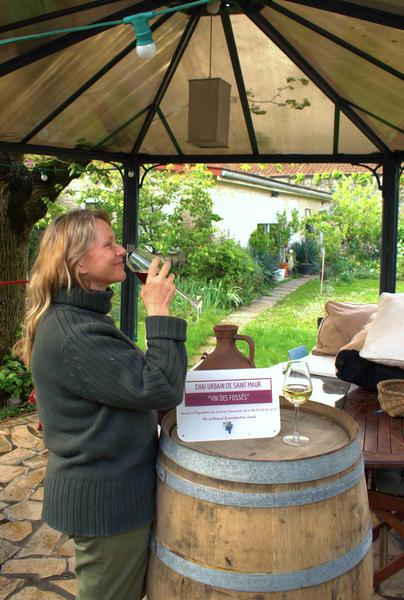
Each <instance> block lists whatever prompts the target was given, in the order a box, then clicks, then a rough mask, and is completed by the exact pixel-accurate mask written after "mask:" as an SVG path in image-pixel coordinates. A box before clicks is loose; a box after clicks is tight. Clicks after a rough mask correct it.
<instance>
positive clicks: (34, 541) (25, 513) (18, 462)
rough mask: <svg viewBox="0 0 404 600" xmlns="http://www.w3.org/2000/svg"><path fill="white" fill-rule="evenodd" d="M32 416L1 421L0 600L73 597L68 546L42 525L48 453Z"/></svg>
mask: <svg viewBox="0 0 404 600" xmlns="http://www.w3.org/2000/svg"><path fill="white" fill-rule="evenodd" d="M37 423H38V417H37V415H36V413H33V414H30V415H26V416H24V417H18V418H15V419H9V420H8V421H3V422H1V423H0V564H1V565H2V567H1V571H0V600H6V599H7V600H8V599H12V600H62V598H63V599H70V600H72V599H73V598H75V589H76V582H75V576H74V573H73V569H74V564H73V561H74V558H73V554H74V551H73V548H72V544H71V542H70V541H69V540H68V539H67V537H66V536H64V535H62V534H61V533H59V532H57V531H55V530H54V529H51V528H50V527H48V526H47V525H46V524H45V523H43V522H42V521H41V509H42V499H43V478H44V474H45V467H46V460H47V451H46V450H45V449H44V445H43V441H42V436H41V434H40V432H38V431H37V428H36V427H37Z"/></svg>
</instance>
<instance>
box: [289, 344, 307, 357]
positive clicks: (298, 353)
mask: <svg viewBox="0 0 404 600" xmlns="http://www.w3.org/2000/svg"><path fill="white" fill-rule="evenodd" d="M308 354H309V353H308V352H307V348H306V346H298V347H297V348H292V349H291V350H288V356H289V360H298V359H299V358H303V357H304V356H307V355H308Z"/></svg>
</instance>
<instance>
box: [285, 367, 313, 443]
mask: <svg viewBox="0 0 404 600" xmlns="http://www.w3.org/2000/svg"><path fill="white" fill-rule="evenodd" d="M312 389H313V388H312V384H311V378H310V372H309V368H308V366H307V363H306V362H305V361H304V360H295V361H291V362H289V363H288V365H287V368H286V373H285V378H284V380H283V386H282V393H283V396H284V397H285V398H286V400H288V402H290V403H291V404H293V406H294V407H295V425H294V428H295V429H294V432H293V434H289V435H285V436H283V441H284V442H285V443H286V444H290V445H291V446H305V445H306V444H308V443H309V442H310V438H308V437H307V436H305V435H300V433H299V407H300V405H301V404H303V403H304V402H307V400H308V399H309V398H310V396H311V393H312Z"/></svg>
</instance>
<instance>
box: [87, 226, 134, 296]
mask: <svg viewBox="0 0 404 600" xmlns="http://www.w3.org/2000/svg"><path fill="white" fill-rule="evenodd" d="M125 256H126V251H125V248H123V246H121V245H120V244H117V243H116V241H115V235H114V232H113V231H112V229H111V227H110V226H109V225H108V223H106V222H105V221H103V220H102V219H96V221H95V240H94V242H93V243H92V245H91V246H90V249H89V250H88V251H87V252H86V254H85V255H84V256H83V257H82V258H81V260H80V263H79V272H80V274H81V275H83V279H84V280H85V281H86V282H87V283H88V285H89V288H90V289H91V290H105V289H106V288H107V287H108V285H109V284H110V283H116V282H118V281H124V279H125V277H126V273H125V270H124V266H125V264H124V259H125Z"/></svg>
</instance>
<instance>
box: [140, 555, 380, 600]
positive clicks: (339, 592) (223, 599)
mask: <svg viewBox="0 0 404 600" xmlns="http://www.w3.org/2000/svg"><path fill="white" fill-rule="evenodd" d="M148 573H149V574H148V585H147V598H148V600H157V599H160V600H229V599H230V600H370V598H371V596H372V586H371V584H369V582H370V581H371V580H372V574H373V560H372V555H371V553H368V554H367V556H366V557H365V558H364V559H363V560H362V561H361V562H360V563H359V564H358V565H357V566H355V567H354V568H353V569H351V570H350V571H348V572H347V573H345V574H344V575H342V576H340V577H338V578H336V579H330V580H329V581H327V582H325V583H323V584H321V585H317V586H312V587H309V588H303V589H300V590H291V591H286V592H243V591H237V592H234V591H229V590H224V589H219V588H214V587H212V586H209V585H205V584H203V583H198V582H197V581H193V580H192V579H190V578H188V577H183V576H182V575H179V574H178V573H176V572H175V571H173V570H172V569H170V568H168V567H166V566H165V565H164V564H163V563H162V562H161V561H159V559H158V558H156V557H155V556H154V555H151V557H150V563H149V571H148Z"/></svg>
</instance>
